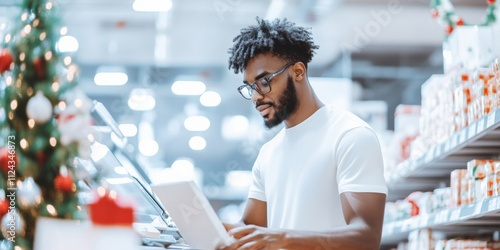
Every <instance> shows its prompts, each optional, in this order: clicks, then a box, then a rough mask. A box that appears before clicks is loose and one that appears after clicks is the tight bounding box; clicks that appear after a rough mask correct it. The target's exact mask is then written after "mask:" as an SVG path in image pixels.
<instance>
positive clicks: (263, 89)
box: [238, 62, 295, 100]
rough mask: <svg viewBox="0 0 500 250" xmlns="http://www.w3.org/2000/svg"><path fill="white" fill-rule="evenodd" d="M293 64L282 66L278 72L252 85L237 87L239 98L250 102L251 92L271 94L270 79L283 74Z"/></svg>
mask: <svg viewBox="0 0 500 250" xmlns="http://www.w3.org/2000/svg"><path fill="white" fill-rule="evenodd" d="M294 64H295V62H293V63H288V64H287V65H285V66H283V68H281V69H279V70H278V71H276V72H274V73H272V74H270V75H268V76H266V77H262V78H260V79H257V80H255V82H253V83H249V84H244V85H241V86H239V87H238V92H240V94H241V96H243V98H245V99H247V100H250V99H252V95H253V91H254V90H255V91H257V93H259V94H261V95H265V94H267V93H269V92H271V85H270V84H269V83H270V82H271V79H273V78H274V77H275V76H277V75H279V74H281V73H283V72H284V71H285V70H286V69H287V68H288V67H290V66H292V65H294Z"/></svg>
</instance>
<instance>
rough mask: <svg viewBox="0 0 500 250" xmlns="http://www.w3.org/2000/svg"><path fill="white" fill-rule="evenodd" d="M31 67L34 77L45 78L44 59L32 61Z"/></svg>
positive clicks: (39, 58)
mask: <svg viewBox="0 0 500 250" xmlns="http://www.w3.org/2000/svg"><path fill="white" fill-rule="evenodd" d="M33 67H34V68H35V72H36V76H37V77H38V78H44V77H45V59H44V58H42V57H38V58H37V59H35V60H34V61H33Z"/></svg>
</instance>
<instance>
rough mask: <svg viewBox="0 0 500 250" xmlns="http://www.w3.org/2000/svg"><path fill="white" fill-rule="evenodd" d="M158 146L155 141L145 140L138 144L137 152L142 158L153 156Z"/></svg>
mask: <svg viewBox="0 0 500 250" xmlns="http://www.w3.org/2000/svg"><path fill="white" fill-rule="evenodd" d="M158 150H159V146H158V142H156V141H155V140H145V141H140V142H139V152H140V153H141V154H142V155H144V156H154V155H156V154H157V153H158Z"/></svg>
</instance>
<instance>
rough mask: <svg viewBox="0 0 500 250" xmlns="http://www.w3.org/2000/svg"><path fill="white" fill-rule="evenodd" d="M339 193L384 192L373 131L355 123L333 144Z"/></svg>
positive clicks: (381, 170) (384, 187) (380, 162)
mask: <svg viewBox="0 0 500 250" xmlns="http://www.w3.org/2000/svg"><path fill="white" fill-rule="evenodd" d="M336 159H337V166H338V168H337V182H338V185H339V193H344V192H370V193H384V194H387V185H386V182H385V179H384V164H383V159H382V152H381V149H380V143H379V141H378V138H377V136H376V135H375V132H374V131H373V130H371V129H370V128H367V127H357V128H354V129H351V130H349V131H347V132H345V133H344V135H343V136H342V137H341V139H340V141H339V143H338V145H337V148H336Z"/></svg>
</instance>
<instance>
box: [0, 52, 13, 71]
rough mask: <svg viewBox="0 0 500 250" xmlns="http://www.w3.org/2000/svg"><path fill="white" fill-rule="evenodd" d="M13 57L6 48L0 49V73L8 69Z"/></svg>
mask: <svg viewBox="0 0 500 250" xmlns="http://www.w3.org/2000/svg"><path fill="white" fill-rule="evenodd" d="M12 62H13V58H12V55H11V54H10V51H9V50H8V49H3V50H1V51H0V74H1V73H4V72H6V71H9V70H10V66H11V65H12Z"/></svg>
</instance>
